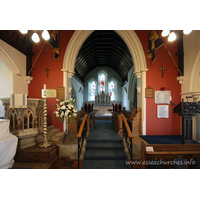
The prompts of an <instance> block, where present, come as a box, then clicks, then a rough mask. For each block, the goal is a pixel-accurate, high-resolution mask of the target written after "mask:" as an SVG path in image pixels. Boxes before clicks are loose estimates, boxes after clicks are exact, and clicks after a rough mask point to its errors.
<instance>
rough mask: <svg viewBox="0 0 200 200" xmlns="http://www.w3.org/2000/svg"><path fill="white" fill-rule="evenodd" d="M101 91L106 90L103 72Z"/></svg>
mask: <svg viewBox="0 0 200 200" xmlns="http://www.w3.org/2000/svg"><path fill="white" fill-rule="evenodd" d="M101 92H105V74H104V73H102V74H101Z"/></svg>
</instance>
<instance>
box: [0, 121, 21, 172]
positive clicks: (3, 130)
mask: <svg viewBox="0 0 200 200" xmlns="http://www.w3.org/2000/svg"><path fill="white" fill-rule="evenodd" d="M9 124H10V120H8V119H0V169H8V168H12V165H13V164H14V156H15V154H16V150H17V143H18V138H17V137H16V136H14V135H13V134H11V133H10V131H9Z"/></svg>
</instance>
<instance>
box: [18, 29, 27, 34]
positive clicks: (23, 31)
mask: <svg viewBox="0 0 200 200" xmlns="http://www.w3.org/2000/svg"><path fill="white" fill-rule="evenodd" d="M19 31H20V32H21V33H22V34H26V33H28V30H19Z"/></svg>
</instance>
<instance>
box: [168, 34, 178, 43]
mask: <svg viewBox="0 0 200 200" xmlns="http://www.w3.org/2000/svg"><path fill="white" fill-rule="evenodd" d="M175 39H176V34H175V33H174V32H171V33H170V34H169V37H168V41H169V42H172V41H174V40H175Z"/></svg>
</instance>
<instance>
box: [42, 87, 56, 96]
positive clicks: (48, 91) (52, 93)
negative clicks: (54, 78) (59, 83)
mask: <svg viewBox="0 0 200 200" xmlns="http://www.w3.org/2000/svg"><path fill="white" fill-rule="evenodd" d="M42 98H44V89H42ZM46 98H56V90H55V89H46Z"/></svg>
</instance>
